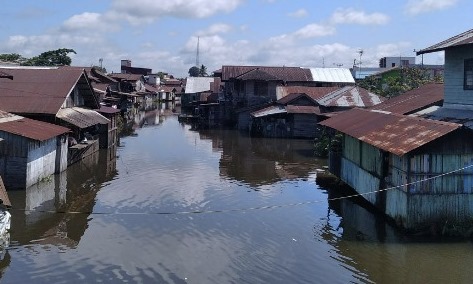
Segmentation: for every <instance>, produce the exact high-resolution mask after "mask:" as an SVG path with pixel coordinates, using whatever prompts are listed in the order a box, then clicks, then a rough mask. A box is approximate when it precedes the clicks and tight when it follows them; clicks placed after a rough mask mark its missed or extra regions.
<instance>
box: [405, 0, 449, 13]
mask: <svg viewBox="0 0 473 284" xmlns="http://www.w3.org/2000/svg"><path fill="white" fill-rule="evenodd" d="M456 3H457V0H409V2H408V3H407V5H406V12H407V13H408V14H410V15H417V14H421V13H427V12H430V11H435V10H443V9H446V8H448V7H451V6H453V5H455V4H456Z"/></svg>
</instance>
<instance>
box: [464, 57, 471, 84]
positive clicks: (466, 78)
mask: <svg viewBox="0 0 473 284" xmlns="http://www.w3.org/2000/svg"><path fill="white" fill-rule="evenodd" d="M463 89H464V90H473V58H471V59H466V60H465V74H464V82H463Z"/></svg>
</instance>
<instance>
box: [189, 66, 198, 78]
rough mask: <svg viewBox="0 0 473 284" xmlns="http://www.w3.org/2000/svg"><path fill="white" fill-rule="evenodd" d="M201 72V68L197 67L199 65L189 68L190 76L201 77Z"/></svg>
mask: <svg viewBox="0 0 473 284" xmlns="http://www.w3.org/2000/svg"><path fill="white" fill-rule="evenodd" d="M199 74H200V68H199V67H197V66H192V67H191V68H190V69H189V76H191V77H199Z"/></svg>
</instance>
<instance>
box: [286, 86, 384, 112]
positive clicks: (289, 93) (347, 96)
mask: <svg viewBox="0 0 473 284" xmlns="http://www.w3.org/2000/svg"><path fill="white" fill-rule="evenodd" d="M279 88H280V90H281V95H282V96H283V98H281V99H280V100H278V103H281V104H289V103H290V102H291V101H293V100H295V99H297V98H299V97H300V96H301V94H306V95H307V96H309V97H310V98H311V99H312V100H313V101H314V102H316V103H317V104H319V105H323V106H328V107H333V106H338V107H372V106H374V105H377V104H379V103H381V102H382V101H384V100H385V98H383V97H381V96H378V95H376V94H374V93H371V92H369V91H368V90H366V89H364V88H361V87H358V86H345V87H303V86H289V87H279Z"/></svg>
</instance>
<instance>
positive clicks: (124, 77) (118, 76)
mask: <svg viewBox="0 0 473 284" xmlns="http://www.w3.org/2000/svg"><path fill="white" fill-rule="evenodd" d="M108 76H109V77H112V78H113V79H115V80H118V81H134V82H136V81H139V80H141V78H142V77H143V75H140V74H123V73H111V74H109V75H108Z"/></svg>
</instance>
